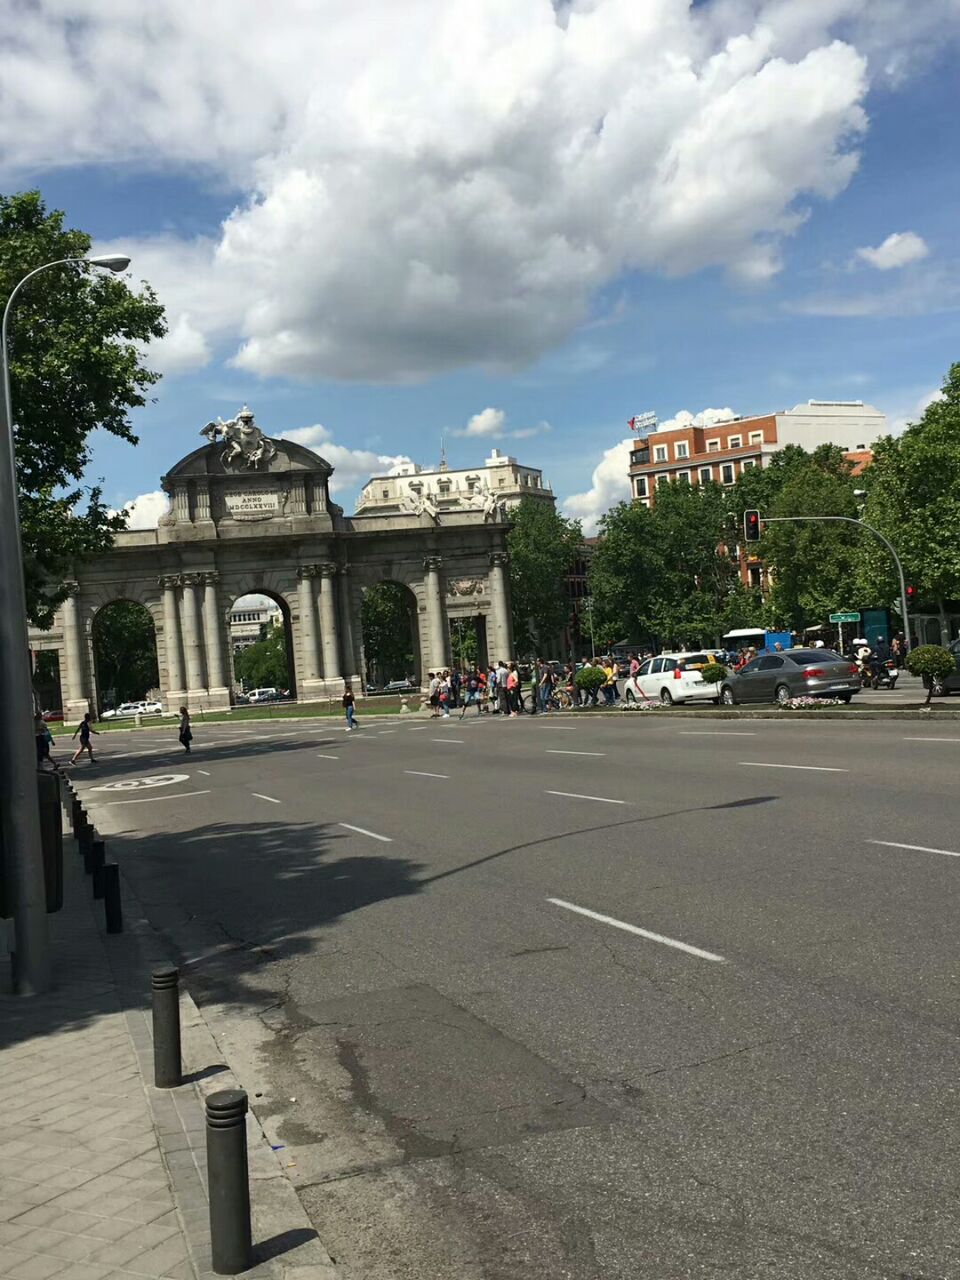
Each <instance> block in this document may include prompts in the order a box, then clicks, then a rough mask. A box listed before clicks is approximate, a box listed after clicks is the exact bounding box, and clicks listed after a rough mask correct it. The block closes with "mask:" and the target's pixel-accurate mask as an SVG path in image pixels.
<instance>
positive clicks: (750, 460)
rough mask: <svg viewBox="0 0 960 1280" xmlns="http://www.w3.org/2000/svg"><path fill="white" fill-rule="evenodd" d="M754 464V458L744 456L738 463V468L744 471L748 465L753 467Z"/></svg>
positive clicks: (755, 461) (755, 463)
mask: <svg viewBox="0 0 960 1280" xmlns="http://www.w3.org/2000/svg"><path fill="white" fill-rule="evenodd" d="M756 465H757V460H756V458H744V460H743V461H742V462H741V463H740V470H741V471H746V470H747V469H748V467H755V466H756Z"/></svg>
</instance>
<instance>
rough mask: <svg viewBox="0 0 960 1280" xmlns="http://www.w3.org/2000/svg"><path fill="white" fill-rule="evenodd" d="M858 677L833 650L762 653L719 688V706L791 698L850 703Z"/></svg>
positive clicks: (730, 676) (847, 659) (855, 671)
mask: <svg viewBox="0 0 960 1280" xmlns="http://www.w3.org/2000/svg"><path fill="white" fill-rule="evenodd" d="M859 688H860V676H859V673H858V671H857V668H856V666H855V665H854V664H853V663H852V662H851V661H850V660H849V658H842V657H841V656H840V654H839V653H834V651H833V650H832V649H784V650H783V652H782V653H762V654H760V656H759V657H757V658H754V659H753V660H752V661H751V662H748V663H747V665H746V666H745V667H742V668H741V669H740V670H739V671H736V672H731V673H730V674H729V675H728V676H727V678H726V679H725V680H724V681H723V682H722V683H721V685H720V702H721V703H722V704H723V705H724V706H727V707H734V706H736V705H737V704H738V703H740V702H780V703H784V702H789V701H790V699H791V698H803V697H807V698H839V699H840V701H841V702H849V701H850V699H851V698H852V697H853V695H854V694H855V693H856V692H857V691H858V690H859Z"/></svg>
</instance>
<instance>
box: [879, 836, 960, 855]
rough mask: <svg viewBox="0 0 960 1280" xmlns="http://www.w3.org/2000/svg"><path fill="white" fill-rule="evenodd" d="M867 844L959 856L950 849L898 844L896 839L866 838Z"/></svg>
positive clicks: (915, 851)
mask: <svg viewBox="0 0 960 1280" xmlns="http://www.w3.org/2000/svg"><path fill="white" fill-rule="evenodd" d="M867 844H882V845H886V847H887V848H888V849H912V850H913V852H914V853H942V854H943V856H944V857H945V858H960V853H954V852H953V850H952V849H931V848H930V847H929V846H928V845H925V844H898V843H897V841H896V840H868V841H867Z"/></svg>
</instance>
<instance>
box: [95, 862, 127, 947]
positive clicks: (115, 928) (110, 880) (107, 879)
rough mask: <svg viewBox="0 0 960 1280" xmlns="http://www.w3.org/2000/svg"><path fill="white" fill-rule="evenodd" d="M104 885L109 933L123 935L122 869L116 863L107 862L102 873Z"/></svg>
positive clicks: (105, 913)
mask: <svg viewBox="0 0 960 1280" xmlns="http://www.w3.org/2000/svg"><path fill="white" fill-rule="evenodd" d="M100 883H101V884H102V885H103V910H104V916H105V917H106V921H107V933H123V909H122V907H121V906H120V868H119V867H118V866H117V864H116V863H115V862H105V863H104V864H103V870H102V871H101V872H100Z"/></svg>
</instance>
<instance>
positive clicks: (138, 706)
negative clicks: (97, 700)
mask: <svg viewBox="0 0 960 1280" xmlns="http://www.w3.org/2000/svg"><path fill="white" fill-rule="evenodd" d="M145 706H146V703H143V702H121V703H120V705H119V707H117V709H116V710H115V711H105V712H104V713H103V718H104V720H120V719H121V718H123V719H125V718H126V717H127V716H136V715H142V714H143V709H144V707H145Z"/></svg>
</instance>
